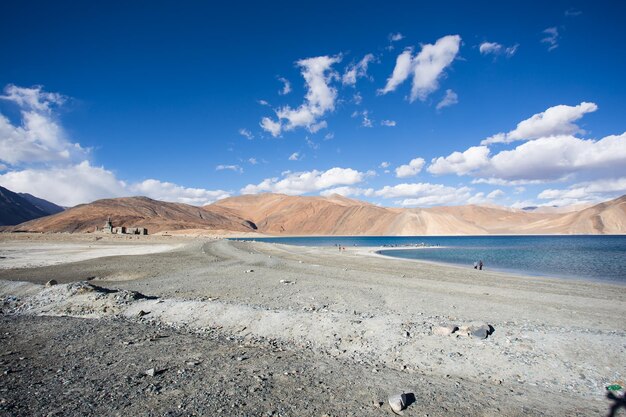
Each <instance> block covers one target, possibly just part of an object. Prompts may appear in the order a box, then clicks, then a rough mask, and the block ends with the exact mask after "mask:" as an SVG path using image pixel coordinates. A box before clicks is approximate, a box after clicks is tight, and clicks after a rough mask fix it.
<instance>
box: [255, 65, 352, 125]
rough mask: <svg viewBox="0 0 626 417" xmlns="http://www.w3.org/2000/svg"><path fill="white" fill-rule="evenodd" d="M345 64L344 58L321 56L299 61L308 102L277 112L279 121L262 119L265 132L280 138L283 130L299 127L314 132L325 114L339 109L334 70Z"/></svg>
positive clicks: (285, 107) (282, 108)
mask: <svg viewBox="0 0 626 417" xmlns="http://www.w3.org/2000/svg"><path fill="white" fill-rule="evenodd" d="M339 62H341V56H332V57H331V56H318V57H314V58H307V59H302V60H299V61H298V62H297V63H296V64H297V65H298V67H300V69H301V72H302V76H303V77H304V81H305V82H306V86H307V93H306V95H305V101H304V103H303V104H301V105H300V106H299V107H297V108H292V107H290V106H284V107H281V108H279V109H277V110H276V116H277V117H278V120H276V121H275V120H272V119H270V118H269V117H264V118H263V119H261V128H263V130H265V131H267V132H269V133H271V134H272V136H274V137H276V136H278V135H280V133H281V131H283V130H287V131H289V130H293V129H295V128H297V127H306V128H310V127H311V126H312V125H314V124H316V123H317V122H318V120H319V118H321V117H322V116H323V115H324V114H326V113H327V112H329V111H333V110H334V109H335V100H336V99H337V89H336V88H334V87H331V86H330V81H331V78H333V77H335V76H336V73H335V72H334V71H332V66H333V65H334V64H336V63H339Z"/></svg>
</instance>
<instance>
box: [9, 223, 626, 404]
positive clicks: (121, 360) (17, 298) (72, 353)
mask: <svg viewBox="0 0 626 417" xmlns="http://www.w3.org/2000/svg"><path fill="white" fill-rule="evenodd" d="M150 238H151V239H149V238H143V239H137V240H122V239H117V240H115V239H113V237H110V238H107V239H101V240H97V241H96V240H95V238H94V236H90V235H27V234H23V235H20V236H18V237H15V236H12V235H8V234H5V235H3V236H2V239H0V252H2V256H4V257H5V258H4V259H1V260H0V262H2V263H3V264H4V266H3V267H1V268H0V294H1V295H2V297H3V306H2V315H1V316H0V317H1V321H0V331H1V332H0V334H2V335H3V336H2V342H1V345H2V348H1V351H0V355H1V356H0V366H1V368H0V370H1V371H3V372H4V374H3V375H2V376H1V377H0V381H1V382H0V413H2V414H3V415H27V414H37V415H46V414H49V413H51V414H54V413H60V414H63V415H85V414H94V415H95V414H100V415H102V414H106V415H117V414H119V415H123V414H125V415H128V414H129V413H130V414H133V415H163V414H168V415H192V414H194V413H195V414H207V415H211V414H212V415H259V416H260V415H264V416H267V415H281V416H300V415H316V416H321V415H337V416H345V415H354V416H369V415H371V416H380V415H390V414H391V409H390V408H389V405H388V404H387V397H388V396H389V395H392V394H399V393H402V392H405V393H412V394H414V395H415V402H414V403H412V404H410V405H409V406H408V408H407V409H406V410H405V411H404V415H407V416H469V415H478V416H501V415H507V416H508V415H513V416H515V415H520V416H521V415H537V416H540V415H545V416H550V415H567V416H577V415H579V416H591V415H609V413H610V412H611V407H612V406H616V404H618V401H617V400H612V399H610V398H607V393H608V391H607V390H606V386H608V385H610V384H615V383H618V384H621V385H622V386H624V381H625V380H626V328H625V327H624V324H623V317H625V316H626V286H621V285H613V284H606V283H599V282H591V281H589V282H586V281H582V280H575V281H574V280H564V279H548V278H537V277H522V276H513V275H507V274H503V273H496V272H491V271H476V270H474V269H472V268H471V267H469V268H467V269H463V268H459V267H448V266H444V265H436V264H432V263H423V262H416V261H405V260H399V259H392V258H388V257H383V256H380V255H376V256H372V253H371V252H372V249H365V250H364V249H363V248H347V250H346V251H345V252H339V251H338V250H337V249H336V248H334V247H319V248H318V247H298V246H288V245H280V244H272V243H260V242H235V241H228V240H223V239H206V238H189V237H187V238H186V237H181V236H178V237H176V236H174V237H150ZM94 246H96V248H94ZM51 279H54V280H56V281H57V282H58V284H57V285H54V286H50V287H46V286H45V285H44V284H45V283H46V282H47V281H49V280H51ZM442 326H443V327H445V326H453V328H454V327H457V328H459V330H457V331H455V332H454V333H452V334H451V335H438V334H434V333H437V332H438V331H441V329H438V328H440V327H442ZM480 326H487V328H490V329H491V334H490V335H488V337H487V338H483V337H475V336H472V335H468V332H470V333H471V332H472V331H473V330H476V329H479V328H480ZM489 326H490V327H489ZM94 358H97V360H94ZM150 369H152V370H153V371H152V372H149V371H150ZM52 376H54V378H53V377H52ZM58 381H62V384H58ZM33 392H38V393H39V394H38V395H32V394H29V393H33ZM42 393H46V395H43V394H42ZM617 395H619V394H617ZM102 400H106V401H102ZM615 415H626V409H624V408H623V407H622V408H621V409H618V411H617V412H616V414H615Z"/></svg>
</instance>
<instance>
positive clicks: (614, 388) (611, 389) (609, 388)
mask: <svg viewBox="0 0 626 417" xmlns="http://www.w3.org/2000/svg"><path fill="white" fill-rule="evenodd" d="M606 389H608V390H609V391H619V390H621V389H622V386H621V385H618V384H613V385H609V386H608V387H606Z"/></svg>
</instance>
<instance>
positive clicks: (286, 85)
mask: <svg viewBox="0 0 626 417" xmlns="http://www.w3.org/2000/svg"><path fill="white" fill-rule="evenodd" d="M278 81H280V82H282V83H283V88H282V90H280V91H279V92H278V94H280V95H281V96H285V95H287V94H289V93H291V83H290V82H289V80H288V79H286V78H283V77H278Z"/></svg>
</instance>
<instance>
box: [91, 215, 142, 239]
mask: <svg viewBox="0 0 626 417" xmlns="http://www.w3.org/2000/svg"><path fill="white" fill-rule="evenodd" d="M96 231H98V228H97V227H96ZM101 231H102V233H107V234H110V235H147V234H148V229H146V228H145V227H124V226H118V227H113V223H112V222H111V217H109V218H107V221H106V223H104V227H103V228H102V230H101Z"/></svg>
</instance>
